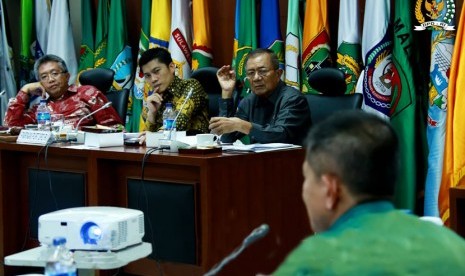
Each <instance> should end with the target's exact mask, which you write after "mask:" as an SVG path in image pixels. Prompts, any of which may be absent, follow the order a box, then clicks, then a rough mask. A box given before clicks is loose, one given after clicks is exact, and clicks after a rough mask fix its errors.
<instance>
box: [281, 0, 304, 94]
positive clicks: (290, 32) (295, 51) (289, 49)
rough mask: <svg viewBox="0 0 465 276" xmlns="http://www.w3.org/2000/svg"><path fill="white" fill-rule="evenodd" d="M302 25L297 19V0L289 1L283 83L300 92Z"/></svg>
mask: <svg viewBox="0 0 465 276" xmlns="http://www.w3.org/2000/svg"><path fill="white" fill-rule="evenodd" d="M301 41H302V23H301V21H300V18H299V0H289V4H288V9H287V31H286V48H285V49H286V53H285V63H286V71H285V75H286V77H285V81H286V83H287V84H288V85H290V86H294V87H295V88H296V89H298V90H300V76H299V74H300V69H301V68H300V64H301V60H300V58H301V54H302V53H301V46H300V45H301Z"/></svg>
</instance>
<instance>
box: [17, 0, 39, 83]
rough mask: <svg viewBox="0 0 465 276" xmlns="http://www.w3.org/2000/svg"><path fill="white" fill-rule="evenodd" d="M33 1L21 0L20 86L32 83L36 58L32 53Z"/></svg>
mask: <svg viewBox="0 0 465 276" xmlns="http://www.w3.org/2000/svg"><path fill="white" fill-rule="evenodd" d="M33 11H34V3H33V0H21V51H20V52H19V86H20V87H23V86H24V85H25V84H26V83H29V82H32V81H33V80H34V79H35V78H34V77H33V76H32V71H33V70H32V67H33V65H34V58H33V56H32V53H31V45H32V28H33V19H34V16H33Z"/></svg>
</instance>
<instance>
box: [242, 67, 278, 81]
mask: <svg viewBox="0 0 465 276" xmlns="http://www.w3.org/2000/svg"><path fill="white" fill-rule="evenodd" d="M270 71H273V69H267V68H260V69H258V70H256V71H252V70H251V71H247V72H245V76H246V77H247V78H248V79H253V78H254V77H255V74H257V75H258V76H259V77H261V78H263V77H266V76H267V75H268V73H269V72H270Z"/></svg>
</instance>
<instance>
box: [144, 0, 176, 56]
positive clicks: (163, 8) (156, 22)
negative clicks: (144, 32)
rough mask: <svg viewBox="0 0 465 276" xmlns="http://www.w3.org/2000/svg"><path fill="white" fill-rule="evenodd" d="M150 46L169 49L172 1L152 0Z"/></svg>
mask: <svg viewBox="0 0 465 276" xmlns="http://www.w3.org/2000/svg"><path fill="white" fill-rule="evenodd" d="M150 22H151V23H150V45H149V47H150V48H154V47H164V48H166V49H168V44H169V42H170V34H171V1H169V0H152V14H151V19H150Z"/></svg>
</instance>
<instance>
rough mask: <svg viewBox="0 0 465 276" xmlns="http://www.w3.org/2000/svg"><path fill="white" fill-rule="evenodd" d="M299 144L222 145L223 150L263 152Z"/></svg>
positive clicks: (296, 147) (293, 146)
mask: <svg viewBox="0 0 465 276" xmlns="http://www.w3.org/2000/svg"><path fill="white" fill-rule="evenodd" d="M298 148H301V146H298V145H293V144H285V143H268V144H251V145H240V144H237V143H234V144H233V145H227V146H226V145H225V146H223V151H243V152H265V151H273V150H282V149H298Z"/></svg>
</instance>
